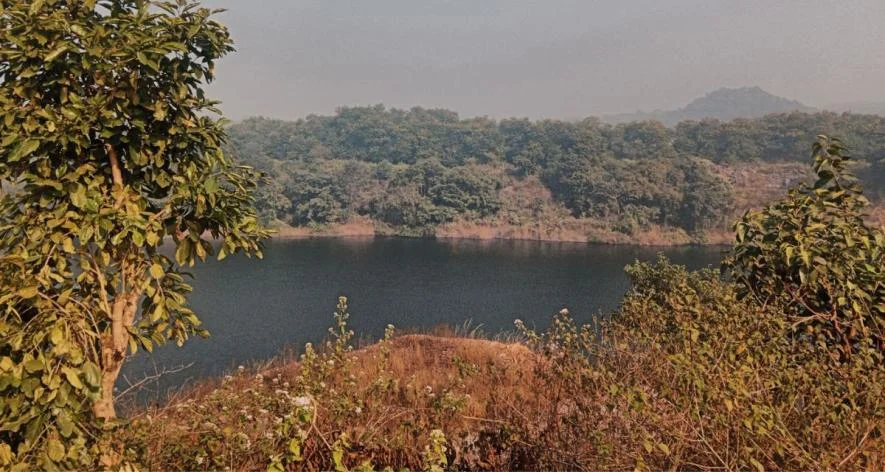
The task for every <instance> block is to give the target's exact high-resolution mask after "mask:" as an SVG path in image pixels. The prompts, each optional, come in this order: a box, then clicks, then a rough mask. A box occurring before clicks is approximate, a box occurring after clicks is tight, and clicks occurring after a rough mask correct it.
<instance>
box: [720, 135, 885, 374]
mask: <svg viewBox="0 0 885 472" xmlns="http://www.w3.org/2000/svg"><path fill="white" fill-rule="evenodd" d="M814 159H815V163H814V171H815V172H816V173H817V176H818V180H817V182H815V184H814V185H813V186H809V185H804V184H803V185H801V186H800V187H798V188H795V189H792V190H790V192H789V195H788V196H787V198H785V199H784V200H782V201H779V202H775V203H773V204H771V205H770V206H768V207H767V208H765V209H763V210H762V211H758V212H752V213H749V214H748V215H746V216H745V217H744V218H742V219H741V220H740V221H739V222H738V224H737V227H736V231H737V242H736V243H735V246H734V250H733V253H732V257H731V258H730V260H729V261H728V262H727V264H728V266H729V268H730V270H731V274H732V275H733V276H734V277H735V278H736V279H737V280H739V281H740V282H742V283H743V287H744V290H743V295H744V296H752V297H754V298H756V299H758V300H760V301H762V302H764V303H767V302H771V301H781V302H782V303H784V304H785V306H787V307H788V308H789V311H788V313H787V315H789V316H790V318H791V321H792V322H793V326H794V328H795V329H796V330H797V332H799V333H804V334H803V335H805V336H808V337H809V338H811V339H813V340H815V341H817V342H819V343H820V344H821V345H823V346H831V347H832V348H833V349H834V350H835V352H838V357H839V358H840V359H842V360H843V361H844V360H848V359H850V358H851V357H852V355H854V354H856V353H864V354H865V355H870V354H872V353H876V355H878V356H880V360H881V355H882V350H883V347H885V234H883V232H882V230H881V229H875V228H871V227H869V226H868V225H866V224H865V222H864V208H865V207H866V206H867V204H868V202H867V199H866V198H865V197H864V196H863V193H862V189H861V187H860V185H859V184H858V183H857V182H856V181H855V178H854V177H853V175H852V174H851V173H850V171H849V169H848V168H849V166H850V164H851V163H852V160H851V157H850V156H849V155H848V154H847V153H846V152H845V148H844V147H843V146H842V144H841V142H840V141H839V140H838V139H830V138H827V137H826V136H819V137H818V141H817V142H816V143H815V145H814Z"/></svg>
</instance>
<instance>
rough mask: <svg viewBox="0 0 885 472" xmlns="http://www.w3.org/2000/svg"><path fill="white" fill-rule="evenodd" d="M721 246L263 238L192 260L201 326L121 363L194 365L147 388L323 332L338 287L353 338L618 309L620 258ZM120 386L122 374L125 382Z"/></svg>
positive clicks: (694, 264)
mask: <svg viewBox="0 0 885 472" xmlns="http://www.w3.org/2000/svg"><path fill="white" fill-rule="evenodd" d="M721 252H722V248H720V247H686V248H667V249H661V248H642V247H635V246H603V245H587V244H578V243H547V242H536V241H473V240H427V239H400V238H357V239H348V238H341V239H328V238H325V239H304V240H292V241H272V242H270V243H269V244H268V246H267V250H266V253H265V258H264V260H255V259H247V258H245V257H233V258H229V259H227V260H225V261H223V262H214V261H213V262H209V263H207V264H204V265H201V266H198V267H195V268H194V270H193V272H194V274H195V276H196V280H195V281H194V284H193V285H194V289H195V291H194V293H193V295H192V297H191V302H192V306H193V308H194V309H195V311H196V312H197V314H198V315H199V316H200V317H201V319H202V320H203V322H204V326H205V327H206V328H207V329H208V330H209V331H210V333H211V337H210V338H208V339H199V338H198V339H193V340H191V341H190V342H188V343H187V344H185V346H184V347H183V348H181V349H179V348H178V347H177V346H175V345H174V344H170V345H168V346H165V347H163V348H160V349H158V350H155V352H154V354H153V355H151V356H146V355H138V356H136V357H135V359H132V361H131V362H129V364H128V365H127V366H126V368H125V371H124V374H125V375H126V376H128V378H129V379H137V378H141V377H143V376H144V375H145V373H146V372H148V373H150V372H154V370H155V368H161V367H163V366H167V367H168V366H177V365H183V364H190V363H193V365H192V366H191V367H189V368H188V369H186V370H185V371H183V372H182V373H180V374H175V375H172V376H168V377H166V378H164V382H163V384H162V385H161V386H159V387H156V388H155V391H154V393H150V392H148V393H143V394H142V395H141V397H144V398H147V397H148V396H152V395H155V394H156V393H158V392H160V391H163V390H165V389H167V388H169V387H174V386H180V385H182V384H184V383H186V382H187V381H188V380H191V379H195V378H199V377H204V376H208V375H217V374H220V373H222V372H224V371H226V370H229V369H232V368H235V367H236V366H237V365H240V364H248V363H250V362H254V361H260V360H263V359H268V358H271V357H273V356H274V355H276V354H278V353H279V352H280V351H281V350H282V349H284V348H299V350H300V348H301V347H303V345H304V343H305V342H308V341H310V342H317V341H321V340H322V339H323V337H324V335H325V334H326V329H327V328H328V327H329V326H330V324H331V322H332V315H331V314H332V312H333V311H334V309H335V304H336V302H337V299H338V296H339V295H345V296H347V297H348V299H349V304H350V313H351V319H350V321H351V326H352V327H353V329H354V330H355V331H356V333H357V337H368V338H371V339H376V338H378V337H380V336H382V335H383V333H384V327H385V326H387V324H389V323H390V324H393V325H395V326H396V327H397V328H398V329H429V328H433V327H435V326H439V325H451V326H454V325H461V324H462V323H464V322H465V321H466V320H472V325H473V326H477V325H482V329H483V331H485V332H486V333H490V334H495V333H499V332H502V331H507V330H511V329H512V327H513V321H514V320H515V319H517V318H518V319H521V320H523V321H525V322H526V323H527V324H528V325H529V326H531V325H532V324H534V325H535V326H536V327H538V328H544V327H546V326H547V324H548V322H549V320H550V318H551V316H552V315H553V314H554V313H556V312H558V311H559V310H560V309H562V308H563V307H568V308H569V310H570V311H571V312H572V314H573V315H574V316H575V318H577V319H579V320H582V321H588V320H590V319H591V318H592V317H593V316H596V315H599V314H603V315H607V314H608V313H610V312H611V311H613V310H615V309H616V308H617V306H618V303H619V302H620V299H621V296H622V295H623V293H624V292H625V291H626V290H627V288H628V282H627V278H626V276H625V275H624V266H625V265H627V264H629V263H631V262H633V261H634V260H636V259H640V260H653V259H655V258H656V257H657V255H658V254H659V253H663V254H665V255H666V256H667V257H669V258H670V259H671V260H673V261H674V262H677V263H679V264H684V265H687V266H689V267H691V268H700V267H706V266H709V265H713V266H718V264H719V261H720V258H721ZM121 386H125V381H122V385H121Z"/></svg>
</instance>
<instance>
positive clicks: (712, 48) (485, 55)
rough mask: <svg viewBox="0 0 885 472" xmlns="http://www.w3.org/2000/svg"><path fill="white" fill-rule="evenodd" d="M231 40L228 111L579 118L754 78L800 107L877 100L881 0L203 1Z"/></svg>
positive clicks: (883, 77)
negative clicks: (363, 110) (360, 110)
mask: <svg viewBox="0 0 885 472" xmlns="http://www.w3.org/2000/svg"><path fill="white" fill-rule="evenodd" d="M203 3H204V4H205V5H207V6H211V7H223V8H227V9H228V10H229V11H228V12H226V13H224V14H222V15H221V16H220V17H219V19H220V20H221V21H222V22H223V23H225V24H227V25H228V26H229V27H230V29H231V31H232V34H233V36H234V40H235V41H236V43H237V49H238V52H236V53H235V54H233V55H232V56H230V57H228V58H226V59H225V60H224V61H223V62H222V63H221V64H220V65H219V76H220V78H219V80H218V81H217V82H216V83H215V84H213V86H212V89H211V90H212V93H213V95H214V96H216V97H217V98H219V99H221V100H223V101H224V106H223V109H224V111H225V113H226V114H227V115H228V116H230V117H232V118H235V119H239V118H244V117H247V116H253V115H263V116H270V117H277V118H297V117H302V116H305V115H308V114H311V113H319V114H328V113H331V112H333V111H334V110H335V108H336V107H338V106H341V105H365V104H376V103H383V104H385V105H388V106H396V107H411V106H413V105H421V106H425V107H445V108H450V109H453V110H455V111H458V112H460V113H461V115H462V116H475V115H489V116H493V117H501V116H529V117H534V118H537V117H551V118H577V117H583V116H589V115H598V114H607V113H619V112H632V111H636V110H638V109H643V110H646V111H650V110H653V109H670V108H677V107H680V106H682V105H684V104H686V103H687V102H688V101H690V100H691V99H693V98H695V97H698V96H700V95H703V94H705V93H707V92H710V91H712V90H714V89H716V88H719V87H738V86H743V85H758V86H760V87H762V88H764V89H766V90H768V91H770V92H772V93H775V94H778V95H782V96H786V97H788V98H794V99H797V100H800V101H802V102H804V103H806V104H808V105H812V106H823V105H827V104H832V103H843V102H856V101H877V102H881V101H885V0H842V1H835V0H833V1H830V0H804V1H803V0H351V1H344V0H315V1H302V0H204V2H203Z"/></svg>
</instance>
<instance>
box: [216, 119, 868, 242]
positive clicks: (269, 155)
mask: <svg viewBox="0 0 885 472" xmlns="http://www.w3.org/2000/svg"><path fill="white" fill-rule="evenodd" d="M882 127H883V122H882V118H881V117H876V116H865V115H852V114H843V115H837V114H835V113H813V114H810V113H798V112H797V113H789V114H780V115H772V116H767V117H764V118H758V119H753V120H747V119H738V120H734V121H730V122H720V121H716V120H702V121H686V122H683V123H680V124H679V125H678V126H676V127H675V128H672V129H671V128H666V127H664V126H663V125H661V124H660V123H658V122H654V121H641V122H634V123H622V124H618V125H608V124H605V123H603V122H601V121H599V120H597V119H593V118H589V119H585V120H582V121H578V122H566V121H555V120H541V121H530V120H527V119H516V118H510V119H504V120H501V121H497V122H496V121H493V120H489V119H486V118H473V119H461V118H459V117H458V115H457V114H455V113H454V112H451V111H448V110H428V109H423V108H413V109H411V110H397V109H385V108H384V107H381V106H374V107H363V108H342V109H340V110H338V112H337V113H336V114H335V115H333V116H310V117H307V118H306V119H303V120H298V121H294V122H284V121H277V120H269V119H263V118H253V119H249V120H246V121H244V122H241V123H237V124H235V125H233V126H231V128H230V129H229V131H230V134H231V136H232V141H231V149H232V151H233V152H235V153H236V154H237V156H238V157H239V159H240V160H241V161H242V162H245V163H248V164H250V165H253V166H255V167H256V168H259V169H261V170H263V171H266V172H268V173H269V175H270V176H271V178H272V179H273V180H274V181H276V182H279V184H280V185H282V186H284V187H287V188H289V191H288V192H287V193H286V194H285V199H288V200H289V201H290V202H291V204H290V205H288V206H289V208H288V209H287V208H281V207H280V206H279V205H276V207H277V208H280V211H279V212H276V213H274V214H275V215H276V217H277V218H279V219H281V220H283V221H285V222H286V223H290V224H294V225H297V226H313V225H323V224H328V223H336V222H342V221H344V220H347V219H349V218H351V217H353V216H355V215H363V216H369V217H370V218H372V219H373V220H374V221H376V222H380V223H383V224H384V225H388V226H390V227H392V228H394V232H399V233H408V234H433V233H434V231H435V229H436V228H437V227H438V226H439V225H442V224H444V223H448V222H450V221H453V220H459V221H475V222H485V223H491V224H497V223H500V222H501V220H500V214H499V209H500V206H501V201H502V200H503V199H504V198H506V197H505V196H504V195H505V192H507V191H510V190H512V189H517V188H525V186H524V185H523V184H524V183H525V182H527V181H530V179H532V178H533V177H534V176H538V177H540V178H541V180H542V183H543V184H544V186H546V187H547V188H548V189H549V190H550V191H551V193H552V195H553V198H554V199H555V200H556V201H555V202H552V203H554V204H556V205H558V206H559V207H561V208H564V209H566V210H568V211H569V212H571V213H572V215H574V216H575V217H577V218H582V217H588V218H593V219H594V220H598V221H601V222H603V223H604V225H606V226H607V227H608V228H610V229H613V230H616V231H620V232H623V233H628V234H633V233H636V232H637V231H642V230H648V229H649V228H651V227H652V226H654V225H658V226H663V227H669V228H680V229H682V230H684V231H686V232H689V233H692V234H699V233H701V232H704V231H707V230H721V231H725V230H727V229H728V225H729V224H730V220H731V218H733V217H736V216H737V215H735V214H733V208H734V203H735V198H734V193H735V189H734V188H731V186H730V184H729V183H728V182H727V181H726V179H725V178H724V177H723V167H720V166H729V165H735V164H737V163H744V162H746V163H757V166H758V167H759V168H764V167H765V166H766V165H767V164H769V163H778V162H783V161H796V160H797V159H796V158H797V156H801V155H804V147H805V146H806V145H807V144H806V143H807V142H808V141H809V140H810V139H812V138H814V136H816V135H817V134H819V133H821V132H822V131H824V130H827V129H832V130H835V131H837V132H839V133H840V134H842V135H843V136H845V137H846V138H847V139H848V140H850V142H852V143H854V145H855V146H854V147H855V151H856V153H857V155H858V157H859V159H860V160H861V161H863V162H864V165H862V166H859V168H858V171H859V173H860V174H861V177H862V180H863V181H864V182H865V183H866V185H867V187H868V189H869V190H870V192H871V194H872V195H873V196H878V195H879V194H880V193H881V192H882V191H883V189H885V187H883V183H885V179H880V178H877V177H878V176H879V175H880V174H882V169H883V168H885V164H882V161H883V160H885V155H883V154H882V152H883V151H882V150H883V149H885V140H883V139H882V137H881V136H882V134H881V133H879V132H877V130H879V129H882ZM344 166H348V167H349V170H348V171H344V170H343V169H344ZM497 168H504V169H505V172H491V171H490V169H497ZM434 180H435V182H433V181H434ZM780 183H781V182H780V181H778V184H780ZM753 184H758V183H757V182H753ZM434 186H438V187H437V188H436V189H435V190H434V188H433V187H434ZM746 191H749V192H751V193H752V192H753V191H752V189H746ZM388 194H389V196H388ZM277 195H279V194H277ZM744 209H746V208H740V210H741V211H743V210H744ZM265 214H266V215H270V214H268V213H265ZM566 218H567V216H566Z"/></svg>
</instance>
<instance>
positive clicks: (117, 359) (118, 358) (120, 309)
mask: <svg viewBox="0 0 885 472" xmlns="http://www.w3.org/2000/svg"><path fill="white" fill-rule="evenodd" d="M140 297H141V293H139V292H130V293H125V294H122V295H121V296H119V297H117V299H116V300H114V306H113V311H112V312H111V332H110V333H105V334H104V335H102V337H101V396H100V397H99V399H98V400H97V401H96V402H95V403H94V404H93V406H92V412H93V413H94V414H95V416H96V417H97V418H100V419H103V420H105V421H108V420H111V419H114V418H116V417H117V412H116V410H115V409H114V385H115V384H116V383H117V377H119V376H120V370H121V369H122V368H123V362H124V361H125V360H126V349H127V348H128V347H129V331H128V330H127V329H126V328H127V327H128V326H130V325H131V324H132V322H133V320H135V315H136V313H137V312H138V305H137V302H138V299H139V298H140Z"/></svg>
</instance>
